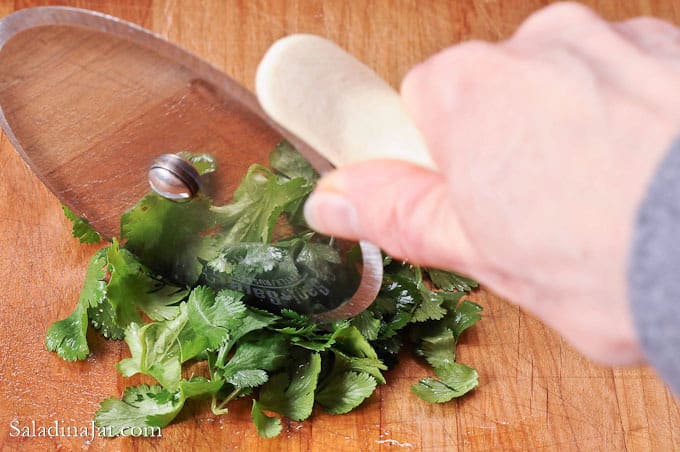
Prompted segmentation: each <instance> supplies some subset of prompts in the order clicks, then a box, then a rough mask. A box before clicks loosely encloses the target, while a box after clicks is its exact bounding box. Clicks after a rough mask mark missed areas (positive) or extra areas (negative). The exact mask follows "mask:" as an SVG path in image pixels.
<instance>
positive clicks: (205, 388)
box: [179, 377, 224, 399]
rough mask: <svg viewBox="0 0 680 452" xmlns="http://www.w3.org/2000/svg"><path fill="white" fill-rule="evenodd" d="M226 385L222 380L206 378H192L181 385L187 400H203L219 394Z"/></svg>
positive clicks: (181, 382)
mask: <svg viewBox="0 0 680 452" xmlns="http://www.w3.org/2000/svg"><path fill="white" fill-rule="evenodd" d="M223 385H224V381H222V380H208V379H207V378H205V377H192V378H190V379H189V380H182V381H180V383H179V387H180V391H181V392H182V394H184V397H185V398H187V399H188V398H202V397H205V396H209V395H212V394H215V393H217V391H219V390H220V388H221V387H222V386H223Z"/></svg>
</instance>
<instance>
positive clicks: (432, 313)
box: [411, 287, 446, 322]
mask: <svg viewBox="0 0 680 452" xmlns="http://www.w3.org/2000/svg"><path fill="white" fill-rule="evenodd" d="M420 293H421V296H420V303H419V304H418V307H417V308H416V310H415V311H414V312H413V316H412V317H411V321H413V322H424V321H425V320H438V319H441V318H442V317H444V315H446V309H444V308H443V307H442V302H443V301H444V298H443V297H442V296H441V295H439V294H438V293H437V292H433V291H431V290H429V289H427V288H425V287H422V288H421V290H420Z"/></svg>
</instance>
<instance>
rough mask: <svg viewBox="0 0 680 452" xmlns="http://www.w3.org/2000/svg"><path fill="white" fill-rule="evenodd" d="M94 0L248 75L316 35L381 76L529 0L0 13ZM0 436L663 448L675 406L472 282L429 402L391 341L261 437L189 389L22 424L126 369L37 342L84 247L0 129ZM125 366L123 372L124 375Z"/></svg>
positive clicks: (242, 444) (100, 352)
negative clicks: (172, 412)
mask: <svg viewBox="0 0 680 452" xmlns="http://www.w3.org/2000/svg"><path fill="white" fill-rule="evenodd" d="M48 3H49V4H55V3H59V4H67V5H71V6H77V7H85V8H91V9H95V10H101V11H104V12H106V13H109V14H113V15H116V16H119V17H121V18H123V19H125V20H129V21H132V22H136V23H138V24H140V25H142V26H144V27H146V28H149V29H151V30H153V31H155V32H157V33H159V34H161V35H163V36H165V37H166V38H168V39H169V40H171V41H173V42H175V43H178V44H179V45H180V46H182V47H184V48H186V49H188V50H190V51H192V52H194V53H196V54H197V55H199V56H201V57H202V58H205V59H206V60H208V61H209V62H211V63H213V64H214V65H215V66H217V67H218V68H220V69H222V70H224V71H225V72H226V73H227V74H229V75H231V76H232V77H234V78H235V79H236V80H238V81H239V82H240V83H242V84H244V85H245V86H247V87H249V88H251V89H252V86H253V79H254V74H255V68H256V66H257V63H258V61H259V59H260V57H261V56H262V54H263V53H264V51H265V50H266V48H267V47H268V46H269V45H270V44H271V42H273V41H274V40H275V39H276V38H278V37H281V36H284V35H286V34H289V33H293V32H310V33H317V34H321V35H324V36H326V37H329V38H330V39H333V40H335V41H337V42H339V43H340V44H341V45H342V46H344V47H345V48H347V49H348V50H349V51H350V52H352V53H354V54H355V55H357V56H358V57H359V58H360V59H362V60H363V61H364V62H366V63H367V64H368V65H370V66H372V67H373V68H375V69H376V70H377V71H378V73H380V74H381V75H382V76H383V77H385V78H386V79H387V80H388V81H389V82H390V83H392V84H393V85H395V86H396V85H398V83H399V81H400V80H401V78H402V77H403V75H404V74H405V73H406V71H407V70H408V69H409V67H411V66H412V65H413V64H415V63H417V62H418V61H420V60H422V59H423V58H425V57H427V56H428V55H430V54H431V53H433V52H436V51H437V50H440V49H442V48H444V47H446V46H448V45H451V44H453V43H455V42H458V41H461V40H464V39H470V38H475V39H491V40H496V39H501V38H503V37H506V36H508V35H509V34H510V33H512V31H513V30H514V28H515V27H516V26H517V25H518V24H519V23H520V22H521V20H522V19H523V18H525V17H526V16H527V15H528V14H530V13H531V12H532V11H534V10H536V9H537V8H539V7H541V6H543V5H544V2H539V1H530V0H526V1H517V0H513V1H510V0H508V1H493V0H491V1H457V2H452V1H422V2H415V1H400V0H395V1H378V0H376V1H365V2H364V1H362V2H350V1H332V0H329V1H326V2H322V1H311V0H310V1H276V2H274V1H271V2H268V1H226V0H225V1H221V0H213V1H210V0H206V1H203V2H197V1H196V2H193V1H172V0H149V1H136V0H129V1H122V0H121V1H113V0H111V1H96V0H92V1H72V2H40V1H34V0H26V1H19V0H17V1H6V0H0V14H1V15H5V14H8V13H10V12H12V11H14V10H15V9H20V8H24V7H28V6H37V5H41V4H48ZM591 5H592V6H593V7H594V8H595V9H596V10H598V11H599V12H600V13H602V14H603V15H604V16H605V17H607V18H608V19H612V20H618V19H624V18H627V17H631V16H635V15H639V14H651V15H655V16H659V17H663V18H666V19H668V20H671V21H673V22H675V23H680V7H679V6H678V4H677V2H675V1H674V0H658V1H651V0H650V1H647V0H628V1H626V0H621V1H614V0H601V1H595V2H592V3H591ZM0 175H1V176H2V177H1V178H0V231H1V233H0V275H2V276H1V277H0V322H1V323H0V350H2V352H1V353H0V446H2V449H3V450H40V449H43V450H56V449H63V450H76V449H80V448H83V449H90V450H122V451H128V450H149V449H159V450H182V451H183V450H192V449H193V450H248V451H250V450H260V451H267V450H272V451H274V450H275V451H280V450H283V451H285V450H289V451H297V450H323V451H335V450H365V451H374V450H380V451H382V450H390V449H397V450H400V449H404V450H409V449H411V450H424V451H440V450H525V449H540V450H544V449H547V450H560V451H561V450H588V451H590V450H634V451H637V450H673V449H679V448H680V406H679V405H678V403H677V401H676V400H675V399H674V398H673V396H672V395H671V394H670V392H669V391H668V390H667V389H666V388H665V387H664V385H663V384H662V383H661V382H660V381H659V380H658V378H657V377H656V376H655V375H654V372H653V371H652V370H650V369H647V368H627V369H618V368H614V369H612V368H606V367H599V366H596V365H593V364H592V363H589V362H588V361H587V360H585V359H584V358H582V357H581V356H580V355H578V354H577V353H576V352H575V351H573V350H572V349H571V348H570V347H569V345H568V344H566V343H565V342H564V341H563V340H561V339H560V338H559V337H558V336H557V335H555V334H554V333H553V332H552V331H550V330H549V329H547V328H546V327H544V326H543V325H542V324H540V323H539V322H538V321H536V320H535V319H533V318H532V317H530V316H529V315H527V314H525V313H523V312H521V311H520V310H518V309H517V308H516V307H514V306H512V305H510V304H508V303H506V302H505V301H503V300H500V299H499V298H497V297H495V296H494V295H493V294H490V293H488V292H485V291H480V292H479V293H477V294H475V295H474V299H475V300H476V301H478V302H480V303H481V304H482V305H483V306H484V308H485V317H484V319H483V321H482V322H480V323H479V325H478V326H476V327H475V328H474V329H473V330H471V331H470V332H469V333H466V334H467V336H466V337H465V339H464V341H463V344H462V345H461V347H460V352H459V354H460V359H461V361H462V362H465V363H468V364H470V365H472V366H474V367H476V368H477V369H478V371H479V373H480V387H479V388H478V389H477V390H476V391H475V392H474V393H473V394H472V395H470V396H469V397H466V398H464V399H462V400H458V401H455V402H453V403H450V404H446V405H437V406H433V405H429V404H426V403H423V402H421V401H420V400H418V399H417V398H415V397H414V396H413V395H411V394H410V392H409V386H410V385H411V384H412V383H413V382H414V381H415V380H416V379H417V378H418V377H420V376H423V375H424V374H426V373H427V369H426V367H424V366H422V365H421V364H420V363H418V362H417V361H414V360H413V359H411V358H410V357H409V356H408V355H405V356H404V357H403V362H402V364H401V365H400V366H399V367H398V368H397V369H395V370H393V371H390V372H389V373H388V374H387V378H388V381H389V384H388V385H387V386H383V387H381V388H379V389H378V391H377V392H376V394H375V395H374V396H373V397H371V398H370V399H369V400H368V401H367V402H366V403H365V404H364V405H363V406H362V407H361V408H360V409H359V410H357V411H356V412H355V413H353V414H350V415H344V416H331V415H327V414H324V413H322V412H317V413H315V415H314V417H313V418H312V420H311V421H308V422H304V423H301V424H300V423H292V422H291V423H288V424H286V429H285V431H284V433H283V434H282V435H281V437H279V438H277V439H274V440H261V439H260V438H258V437H257V433H256V432H255V429H254V428H253V427H252V425H251V421H250V416H249V406H248V404H247V403H240V404H237V405H236V406H235V407H234V408H233V409H232V410H231V412H230V413H229V414H228V415H226V416H221V417H214V416H213V415H212V414H211V413H210V410H209V408H208V407H207V406H206V405H205V404H203V403H192V404H190V405H189V406H188V407H187V408H186V409H185V412H184V413H183V414H181V415H180V418H179V419H178V420H177V421H176V422H175V423H174V424H172V425H171V426H169V427H167V428H166V429H164V431H163V438H162V439H132V438H119V439H114V440H101V439H96V440H95V441H94V442H93V443H91V444H90V443H89V442H87V441H86V439H85V438H47V439H46V438H26V439H18V438H12V437H10V436H9V434H10V431H11V430H10V428H9V423H10V422H11V421H12V420H14V419H17V420H19V421H21V422H22V423H23V424H26V423H30V421H31V420H36V422H37V423H38V424H49V423H50V422H54V421H55V420H59V421H61V422H64V423H69V424H72V425H87V423H88V422H89V420H90V419H91V418H92V416H93V413H94V411H95V410H96V409H97V407H98V403H99V401H100V400H102V399H103V398H106V397H109V396H119V395H120V394H121V392H122V390H123V389H124V387H125V386H127V385H128V384H130V380H128V379H125V378H122V377H120V376H119V375H118V374H117V373H116V372H115V369H114V366H115V363H116V362H117V361H118V360H119V359H121V357H122V356H123V354H124V352H123V350H124V347H123V346H122V345H121V344H117V343H108V342H105V341H103V340H100V339H98V337H97V335H94V334H93V335H91V337H90V340H91V344H92V350H93V354H92V356H91V357H90V358H89V359H88V360H87V361H85V362H82V363H75V364H74V363H66V362H63V361H61V360H60V359H58V358H57V357H56V356H54V355H53V354H50V353H48V352H46V351H44V346H43V339H44V334H45V330H46V328H47V326H48V325H49V324H50V323H51V322H52V321H54V320H56V319H58V318H63V317H64V316H66V315H68V313H70V311H71V310H72V309H73V306H74V305H75V303H76V300H77V295H78V291H79V289H80V285H81V283H82V278H83V276H84V272H85V265H86V262H87V260H88V258H89V256H90V255H91V253H92V252H93V251H94V249H95V248H94V247H84V246H81V245H79V244H78V243H77V242H76V240H75V239H73V238H71V237H70V231H69V227H68V226H69V225H68V223H67V221H66V220H65V219H64V218H63V215H62V213H61V209H60V206H59V203H58V202H57V200H56V198H55V197H54V196H53V195H52V194H51V193H50V192H49V191H48V190H47V189H46V188H45V187H44V186H43V185H42V184H41V182H40V181H39V180H38V179H37V178H36V177H35V175H34V174H33V173H32V172H31V171H30V170H29V169H28V168H27V167H26V165H25V164H24V163H23V161H22V160H21V159H20V157H19V156H18V155H17V153H16V152H15V151H14V149H13V148H12V146H11V145H10V144H9V142H8V141H7V139H6V137H4V136H2V137H0ZM135 381H136V380H135Z"/></svg>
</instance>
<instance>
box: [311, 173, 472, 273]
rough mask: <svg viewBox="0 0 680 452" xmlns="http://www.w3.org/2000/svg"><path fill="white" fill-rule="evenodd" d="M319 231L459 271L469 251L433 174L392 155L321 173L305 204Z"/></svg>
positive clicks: (442, 185)
mask: <svg viewBox="0 0 680 452" xmlns="http://www.w3.org/2000/svg"><path fill="white" fill-rule="evenodd" d="M305 217H306V219H307V222H308V223H309V224H310V226H311V227H312V228H314V229H316V230H318V231H320V232H322V233H324V234H327V235H332V236H337V237H343V238H347V239H353V240H358V239H364V240H368V241H370V242H372V243H374V244H376V245H378V246H380V247H381V248H382V249H384V250H385V251H386V252H387V253H389V254H390V255H392V256H394V257H396V258H401V259H405V260H408V261H409V262H412V263H414V264H420V265H427V266H434V267H440V268H448V269H454V268H455V269H457V270H460V271H465V270H466V269H467V268H468V267H469V265H471V264H472V262H473V254H474V253H473V252H472V250H471V249H470V245H469V242H468V239H467V237H466V235H465V233H464V231H463V230H462V229H461V225H460V223H459V221H458V218H457V217H456V213H455V212H454V209H453V208H452V206H451V202H450V199H449V195H448V186H447V184H446V181H445V180H444V179H443V178H442V177H441V176H440V175H438V174H436V173H434V172H432V171H429V170H426V169H423V168H420V167H417V166H415V165H411V164H408V163H403V162H399V161H396V160H374V161H370V162H362V163H356V164H353V165H349V166H346V167H343V168H341V169H339V170H336V171H334V172H333V173H331V174H329V175H327V176H324V177H323V178H322V179H321V181H320V182H319V184H318V185H317V189H316V191H315V192H314V193H313V194H312V195H311V196H310V198H309V200H308V201H307V204H306V205H305Z"/></svg>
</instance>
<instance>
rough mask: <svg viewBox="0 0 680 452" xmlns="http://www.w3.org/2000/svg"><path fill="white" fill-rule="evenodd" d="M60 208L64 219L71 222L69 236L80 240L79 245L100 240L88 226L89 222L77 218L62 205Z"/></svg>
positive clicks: (99, 236)
mask: <svg viewBox="0 0 680 452" xmlns="http://www.w3.org/2000/svg"><path fill="white" fill-rule="evenodd" d="M61 208H62V209H63V210H64V215H66V218H68V219H69V220H71V222H72V223H73V227H72V229H71V234H73V237H75V238H77V239H78V240H80V243H99V242H101V240H102V237H101V235H99V233H98V232H97V231H95V230H94V229H92V226H90V222H89V221H87V220H86V219H84V218H81V217H79V216H78V215H76V214H75V212H74V211H72V210H71V209H69V208H68V207H66V206H65V205H63V204H62V206H61Z"/></svg>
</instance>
